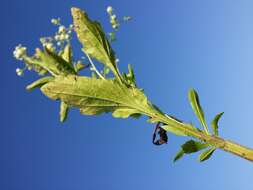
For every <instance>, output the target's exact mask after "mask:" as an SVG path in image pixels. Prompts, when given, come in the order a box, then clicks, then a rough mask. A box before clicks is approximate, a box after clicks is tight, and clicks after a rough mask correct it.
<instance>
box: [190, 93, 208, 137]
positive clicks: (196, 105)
mask: <svg viewBox="0 0 253 190" xmlns="http://www.w3.org/2000/svg"><path fill="white" fill-rule="evenodd" d="M188 98H189V101H190V103H191V107H192V109H193V111H194V112H195V114H196V116H197V117H198V119H199V121H200V123H201V124H202V125H203V127H204V129H205V131H206V133H209V132H208V127H207V124H206V120H205V116H204V112H203V110H202V108H201V106H200V102H199V97H198V94H197V92H196V91H195V90H194V89H190V90H189V93H188Z"/></svg>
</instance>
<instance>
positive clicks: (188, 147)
mask: <svg viewBox="0 0 253 190" xmlns="http://www.w3.org/2000/svg"><path fill="white" fill-rule="evenodd" d="M208 146H209V145H208V144H206V143H201V142H198V141H194V140H189V141H187V142H186V143H184V144H183V145H181V148H182V149H183V151H184V153H186V154H190V153H193V152H198V151H200V150H202V149H205V148H206V147H208Z"/></svg>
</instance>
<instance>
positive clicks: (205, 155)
mask: <svg viewBox="0 0 253 190" xmlns="http://www.w3.org/2000/svg"><path fill="white" fill-rule="evenodd" d="M215 150H216V148H210V149H208V150H206V151H204V152H202V153H201V154H200V155H199V161H200V162H203V161H205V160H208V159H209V158H210V157H211V156H212V154H213V153H214V151H215Z"/></svg>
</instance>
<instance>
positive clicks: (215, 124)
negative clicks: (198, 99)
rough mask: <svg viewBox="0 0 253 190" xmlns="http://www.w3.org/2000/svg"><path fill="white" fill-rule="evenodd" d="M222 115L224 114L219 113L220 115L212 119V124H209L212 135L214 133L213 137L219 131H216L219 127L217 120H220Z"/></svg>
mask: <svg viewBox="0 0 253 190" xmlns="http://www.w3.org/2000/svg"><path fill="white" fill-rule="evenodd" d="M223 114H224V112H221V113H218V114H217V115H216V116H215V117H214V119H213V120H212V123H211V126H212V128H213V133H214V135H217V136H218V135H219V131H218V128H219V126H218V121H219V119H220V118H221V116H222V115H223Z"/></svg>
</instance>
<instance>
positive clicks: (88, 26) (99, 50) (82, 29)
mask: <svg viewBox="0 0 253 190" xmlns="http://www.w3.org/2000/svg"><path fill="white" fill-rule="evenodd" d="M71 13H72V17H73V23H74V28H75V31H76V34H77V37H78V39H79V41H80V42H81V44H82V45H83V51H84V52H85V53H86V54H88V55H90V56H91V57H93V58H95V59H96V60H98V61H99V62H101V63H103V64H104V65H106V66H107V67H109V68H110V69H111V71H112V72H113V74H114V75H115V76H116V77H117V78H118V79H119V80H120V81H121V80H122V79H121V76H120V73H119V71H118V68H117V64H116V62H115V55H114V52H113V50H112V48H111V46H110V43H109V41H108V40H107V38H106V35H105V33H104V32H103V29H102V27H101V25H100V24H99V23H98V22H96V21H91V20H90V19H89V17H88V15H87V14H86V13H85V12H84V11H82V10H80V9H79V8H75V7H73V8H71Z"/></svg>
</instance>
